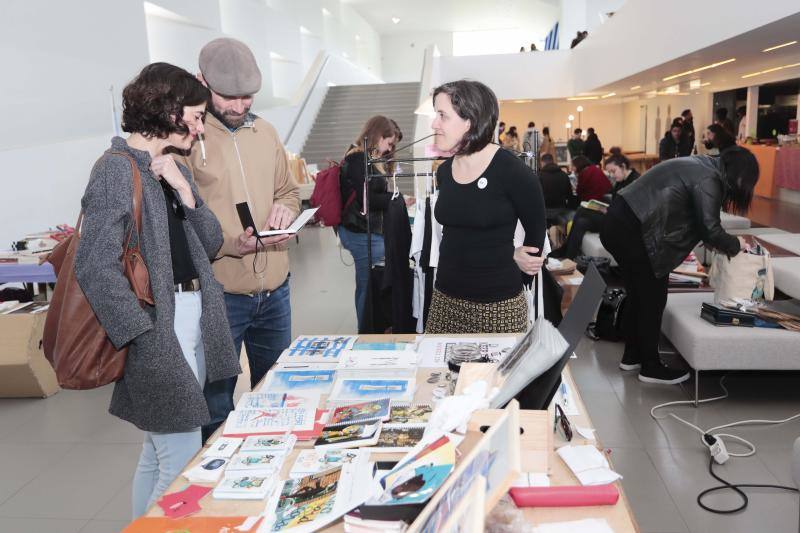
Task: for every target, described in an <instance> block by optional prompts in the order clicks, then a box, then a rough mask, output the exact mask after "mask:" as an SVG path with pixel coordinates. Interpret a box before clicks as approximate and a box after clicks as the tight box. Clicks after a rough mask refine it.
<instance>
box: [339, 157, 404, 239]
mask: <svg viewBox="0 0 800 533" xmlns="http://www.w3.org/2000/svg"><path fill="white" fill-rule="evenodd" d="M371 172H372V173H376V172H377V171H376V169H375V167H372V169H371ZM364 179H365V174H364V152H353V153H351V154H350V155H348V156H347V157H345V158H344V163H343V165H342V169H341V172H340V174H339V188H340V190H341V193H342V208H343V209H342V225H343V226H344V227H345V228H347V229H348V230H350V231H354V232H357V233H365V232H366V231H367V218H366V217H365V216H364V215H362V214H361V213H363V212H364ZM351 198H352V200H350V199H351ZM391 199H392V193H391V192H389V185H388V183H387V181H386V178H385V177H383V176H376V177H373V178H372V179H370V181H369V221H370V230H371V231H372V232H373V233H380V234H382V233H383V212H384V211H386V208H387V207H389V201H390V200H391ZM348 202H349V203H348Z"/></svg>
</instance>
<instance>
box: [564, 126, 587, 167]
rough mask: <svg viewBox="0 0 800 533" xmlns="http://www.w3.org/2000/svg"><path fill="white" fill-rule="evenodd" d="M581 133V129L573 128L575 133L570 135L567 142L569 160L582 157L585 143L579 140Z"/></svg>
mask: <svg viewBox="0 0 800 533" xmlns="http://www.w3.org/2000/svg"><path fill="white" fill-rule="evenodd" d="M581 133H583V130H582V129H580V128H575V131H574V132H573V133H572V138H571V139H570V140H568V141H567V150H569V157H570V158H571V159H575V158H576V157H578V156H579V155H583V151H584V149H585V147H586V143H584V142H583V139H581Z"/></svg>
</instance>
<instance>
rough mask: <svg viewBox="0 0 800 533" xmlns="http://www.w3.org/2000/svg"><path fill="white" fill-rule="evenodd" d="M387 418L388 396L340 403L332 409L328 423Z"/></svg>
mask: <svg viewBox="0 0 800 533" xmlns="http://www.w3.org/2000/svg"><path fill="white" fill-rule="evenodd" d="M388 419H389V398H381V399H378V400H370V401H368V402H359V403H351V404H348V405H342V406H339V407H337V408H336V409H334V410H333V413H332V414H331V418H330V420H328V425H331V426H336V425H338V424H352V423H356V422H371V421H374V420H382V421H385V420H388Z"/></svg>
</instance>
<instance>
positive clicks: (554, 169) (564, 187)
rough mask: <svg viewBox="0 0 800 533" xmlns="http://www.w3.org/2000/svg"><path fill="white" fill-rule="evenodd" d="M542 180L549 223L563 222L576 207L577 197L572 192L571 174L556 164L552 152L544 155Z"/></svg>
mask: <svg viewBox="0 0 800 533" xmlns="http://www.w3.org/2000/svg"><path fill="white" fill-rule="evenodd" d="M539 179H540V180H541V182H542V193H543V194H544V207H545V210H546V213H547V225H548V226H552V225H554V224H563V223H565V222H566V220H565V219H566V217H567V215H568V214H569V212H570V211H571V210H572V209H574V208H575V204H576V198H575V195H574V194H572V184H571V183H570V181H569V176H568V175H567V173H566V172H564V171H563V170H561V167H559V166H558V165H556V162H555V159H554V158H553V156H552V155H551V154H543V155H542V168H541V170H539Z"/></svg>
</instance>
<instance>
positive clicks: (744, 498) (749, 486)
mask: <svg viewBox="0 0 800 533" xmlns="http://www.w3.org/2000/svg"><path fill="white" fill-rule="evenodd" d="M708 472H709V474H711V477H713V478H714V479H716V480H717V481H719V482H720V483H723V485H718V486H716V487H711V488H710V489H706V490H704V491H703V492H701V493H700V494H698V495H697V505H699V506H700V507H701V508H703V509H705V510H706V511H708V512H710V513H715V514H733V513H738V512H739V511H744V510H745V509H746V508H747V505H748V504H749V503H750V499H749V498H748V497H747V494H745V493H744V491H743V490H741V489H756V488H759V489H780V490H788V491H792V492H799V491H798V490H797V489H796V488H795V487H787V486H784V485H756V484H752V483H735V484H734V483H730V482H728V481H726V480H724V479H722V478H721V477H719V476H718V475H717V474H716V473H715V472H714V458H713V457H712V458H711V459H709V463H708ZM726 489H730V490H732V491H734V492H735V493H736V494H738V495H739V498H741V499H742V504H741V505H740V506H739V507H735V508H733V509H715V508H713V507H709V506H708V505H705V504H704V503H703V497H705V496H706V495H708V494H711V493H712V492H717V491H720V490H726Z"/></svg>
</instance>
